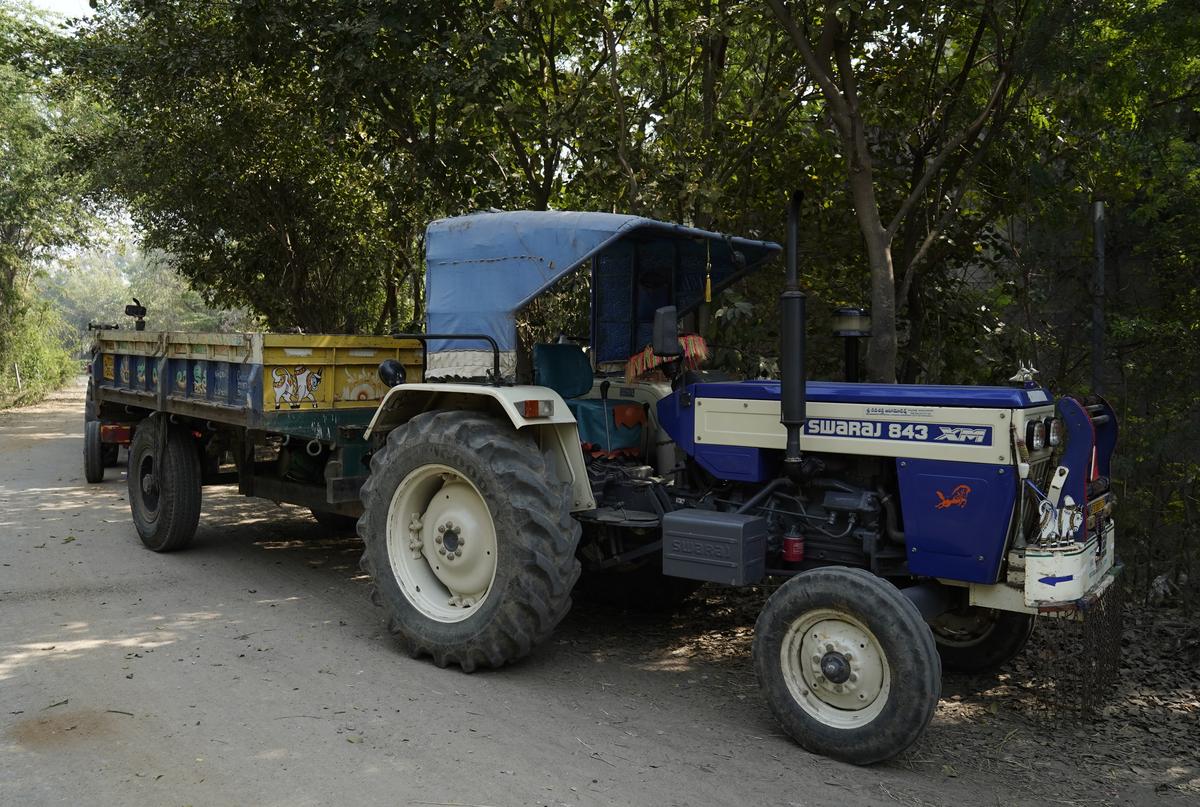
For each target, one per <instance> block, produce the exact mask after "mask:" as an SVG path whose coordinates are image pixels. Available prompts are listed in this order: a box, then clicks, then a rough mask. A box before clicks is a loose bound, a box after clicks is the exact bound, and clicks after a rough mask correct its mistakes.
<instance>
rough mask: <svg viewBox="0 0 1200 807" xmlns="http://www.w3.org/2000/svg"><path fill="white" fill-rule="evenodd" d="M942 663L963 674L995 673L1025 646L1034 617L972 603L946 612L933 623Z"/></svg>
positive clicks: (934, 636) (948, 668)
mask: <svg viewBox="0 0 1200 807" xmlns="http://www.w3.org/2000/svg"><path fill="white" fill-rule="evenodd" d="M930 627H931V628H933V638H934V640H935V641H936V642H937V649H938V653H940V654H941V656H942V666H943V667H945V668H946V669H947V670H951V671H953V672H961V673H985V672H994V671H996V670H998V669H1000V668H1001V667H1003V666H1004V665H1005V664H1007V663H1008V662H1010V661H1012V660H1013V659H1014V658H1016V657H1017V656H1018V655H1019V654H1020V653H1021V651H1022V650H1024V649H1025V643H1026V642H1027V641H1029V636H1030V634H1032V633H1033V616H1032V615H1030V614H1018V613H1014V612H1012V611H997V610H995V609H993V608H980V607H979V606H974V605H973V606H968V607H966V608H960V609H958V610H957V611H950V612H948V613H945V614H942V615H941V616H940V617H938V618H937V619H936V620H934V622H933V623H932V624H931V625H930Z"/></svg>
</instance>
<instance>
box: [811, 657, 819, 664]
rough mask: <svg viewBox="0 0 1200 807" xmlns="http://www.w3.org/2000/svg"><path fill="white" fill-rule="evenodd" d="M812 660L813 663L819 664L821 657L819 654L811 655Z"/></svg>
mask: <svg viewBox="0 0 1200 807" xmlns="http://www.w3.org/2000/svg"><path fill="white" fill-rule="evenodd" d="M812 660H813V664H820V663H821V657H820V656H817V655H814V656H813V657H812Z"/></svg>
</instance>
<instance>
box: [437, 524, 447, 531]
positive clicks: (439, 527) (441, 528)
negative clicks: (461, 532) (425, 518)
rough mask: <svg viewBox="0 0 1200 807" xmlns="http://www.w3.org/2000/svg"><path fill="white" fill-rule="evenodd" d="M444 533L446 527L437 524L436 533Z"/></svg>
mask: <svg viewBox="0 0 1200 807" xmlns="http://www.w3.org/2000/svg"><path fill="white" fill-rule="evenodd" d="M445 531H446V525H445V524H438V532H445Z"/></svg>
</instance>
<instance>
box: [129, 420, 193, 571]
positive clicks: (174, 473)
mask: <svg viewBox="0 0 1200 807" xmlns="http://www.w3.org/2000/svg"><path fill="white" fill-rule="evenodd" d="M165 426H166V424H165V423H164V422H163V420H161V419H159V418H154V417H150V418H146V419H145V420H143V421H142V422H141V423H140V424H139V425H138V428H137V431H136V432H135V433H134V436H133V442H132V443H131V444H130V446H129V472H128V474H127V476H128V482H129V509H130V510H131V511H132V513H133V525H134V527H136V528H137V532H138V536H139V537H140V538H141V539H142V543H143V544H145V545H146V546H147V548H149V549H153V550H154V551H155V552H171V551H174V550H176V549H183V548H184V547H185V546H187V545H188V543H189V542H191V540H192V537H193V536H194V535H195V534H196V525H197V524H198V523H199V522H200V455H199V453H198V452H197V451H196V445H195V443H194V441H193V440H192V436H191V435H190V434H188V432H187V431H186V430H185V429H181V428H173V427H166V428H167V435H166V441H165V449H166V450H165V452H164V451H163V448H164V444H163V442H162V439H161V437H160V434H161V432H160V431H159V430H160V429H162V428H164V427H165Z"/></svg>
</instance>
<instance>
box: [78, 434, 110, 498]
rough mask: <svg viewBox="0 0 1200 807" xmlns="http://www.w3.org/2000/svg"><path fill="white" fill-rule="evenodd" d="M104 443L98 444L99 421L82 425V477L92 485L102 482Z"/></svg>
mask: <svg viewBox="0 0 1200 807" xmlns="http://www.w3.org/2000/svg"><path fill="white" fill-rule="evenodd" d="M107 464H108V463H106V462H105V461H104V443H102V442H100V421H98V420H85V421H84V423H83V477H84V479H86V480H87V481H88V482H90V483H92V484H93V485H94V484H96V483H97V482H103V481H104V466H105V465H107Z"/></svg>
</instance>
